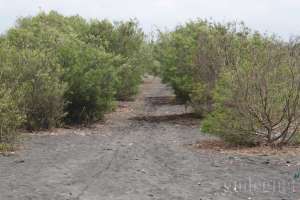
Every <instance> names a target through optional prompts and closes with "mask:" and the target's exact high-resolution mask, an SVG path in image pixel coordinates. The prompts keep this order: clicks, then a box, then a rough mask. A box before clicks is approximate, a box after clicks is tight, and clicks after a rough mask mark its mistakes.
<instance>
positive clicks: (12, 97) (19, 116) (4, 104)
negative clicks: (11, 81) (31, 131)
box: [0, 83, 24, 151]
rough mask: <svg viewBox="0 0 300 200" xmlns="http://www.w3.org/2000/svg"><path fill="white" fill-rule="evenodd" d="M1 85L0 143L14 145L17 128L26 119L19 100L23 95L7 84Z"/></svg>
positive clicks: (16, 137)
mask: <svg viewBox="0 0 300 200" xmlns="http://www.w3.org/2000/svg"><path fill="white" fill-rule="evenodd" d="M0 86H1V87H0V145H3V146H4V145H5V146H7V145H13V144H14V143H15V142H16V141H17V139H18V133H17V129H18V127H19V126H20V125H21V123H22V122H23V120H24V116H23V113H22V112H21V111H20V109H19V107H18V101H17V98H19V97H21V95H20V96H18V94H15V93H14V92H13V91H11V90H10V89H8V88H7V86H6V85H5V84H2V83H1V84H0ZM3 150H4V149H3ZM0 151H1V149H0Z"/></svg>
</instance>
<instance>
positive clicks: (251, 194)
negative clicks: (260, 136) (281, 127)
mask: <svg viewBox="0 0 300 200" xmlns="http://www.w3.org/2000/svg"><path fill="white" fill-rule="evenodd" d="M171 95H172V93H171V90H170V89H169V88H168V87H166V86H165V85H163V84H161V83H160V80H159V79H157V78H153V77H148V78H146V79H145V83H144V84H143V85H142V87H141V93H140V94H139V96H138V97H137V100H136V101H135V102H131V103H129V102H127V103H126V102H123V103H121V106H120V108H119V109H118V111H117V112H115V113H112V114H109V115H108V116H107V121H106V122H105V123H98V124H95V125H93V126H92V127H90V128H81V129H80V128H78V129H58V130H55V131H53V132H51V133H50V132H47V133H39V134H37V135H30V136H28V135H27V136H26V140H25V142H24V149H23V150H20V151H19V152H17V153H16V154H15V155H11V156H8V157H6V156H0V200H31V199H32V200H67V199H69V200H110V199H111V200H150V199H153V200H200V199H202V200H208V199H212V200H235V199H253V200H264V199H265V200H277V199H278V200H283V199H286V200H288V199H290V200H298V199H300V180H297V179H295V180H294V179H293V176H294V175H295V173H296V172H297V168H298V167H300V165H299V164H300V159H299V157H298V158H297V157H296V156H290V157H287V156H286V157H274V156H273V157H271V156H265V155H260V156H259V155H257V156H244V155H243V156H242V155H237V154H225V153H221V152H213V151H207V150H199V149H195V148H192V147H191V145H190V144H194V143H195V142H196V141H199V140H200V141H201V140H204V139H207V138H208V136H205V135H203V134H201V133H200V131H199V124H198V121H199V120H198V119H193V118H192V117H191V116H190V115H189V114H185V113H186V112H187V111H186V110H185V108H184V106H180V105H175V104H174V102H169V100H170V98H169V96H171ZM148 97H152V98H148ZM153 97H154V98H153ZM156 97H162V98H156ZM169 103H170V104H169ZM292 181H294V182H292ZM249 186H250V187H249Z"/></svg>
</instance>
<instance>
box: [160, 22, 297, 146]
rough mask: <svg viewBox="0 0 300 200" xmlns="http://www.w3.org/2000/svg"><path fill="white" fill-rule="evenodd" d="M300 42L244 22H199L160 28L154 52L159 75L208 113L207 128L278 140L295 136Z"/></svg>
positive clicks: (239, 138)
mask: <svg viewBox="0 0 300 200" xmlns="http://www.w3.org/2000/svg"><path fill="white" fill-rule="evenodd" d="M299 47H300V43H299V41H298V40H294V41H291V42H290V43H287V42H283V41H281V40H280V39H277V38H276V37H273V36H272V37H270V36H264V35H260V34H259V33H257V32H254V33H253V32H252V31H251V30H250V29H248V28H247V27H245V26H244V24H243V23H241V24H235V23H233V24H230V23H229V24H225V25H222V24H218V23H209V22H207V21H196V22H189V23H187V24H185V25H183V26H179V27H177V28H176V30H175V31H173V32H169V33H161V34H160V36H159V39H158V41H157V44H156V49H155V56H156V59H157V60H159V61H160V64H161V76H162V78H163V80H164V81H165V82H166V83H169V84H170V85H171V86H172V87H173V89H174V90H175V93H176V95H177V96H178V97H179V98H181V99H183V100H184V101H185V102H186V103H188V104H190V105H192V106H193V108H194V109H195V111H196V112H197V113H200V114H201V115H203V116H205V120H204V122H203V123H202V130H203V131H204V132H207V133H211V134H213V135H217V136H219V137H221V138H223V139H224V140H225V141H227V142H229V143H233V144H244V145H245V144H247V145H250V144H251V145H257V144H267V145H270V146H282V145H286V144H288V143H291V142H293V141H295V140H296V138H297V137H299V131H298V129H299V120H300V116H299V114H300V107H299V103H300V101H299V95H300V93H299V92H300V71H299V69H300V68H299V67H300V66H299V64H300V60H299V55H300V51H299Z"/></svg>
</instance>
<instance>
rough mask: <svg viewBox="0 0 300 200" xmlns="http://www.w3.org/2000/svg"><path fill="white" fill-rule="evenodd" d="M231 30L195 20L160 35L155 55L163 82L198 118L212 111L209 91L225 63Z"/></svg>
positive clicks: (223, 26) (228, 27)
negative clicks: (189, 106)
mask: <svg viewBox="0 0 300 200" xmlns="http://www.w3.org/2000/svg"><path fill="white" fill-rule="evenodd" d="M231 26H232V25H231V24H227V25H222V24H217V23H209V22H208V21H201V20H198V21H195V22H189V23H187V24H185V25H183V26H179V27H177V28H176V30H175V31H173V32H170V33H161V34H160V37H159V40H158V42H157V45H156V51H155V54H156V59H157V60H158V61H160V63H161V74H162V78H163V81H164V82H167V83H169V84H170V85H171V86H172V87H173V89H174V91H175V94H176V95H177V97H178V98H179V99H181V100H183V102H185V103H188V104H190V105H192V107H193V108H194V110H195V112H196V113H198V114H201V115H205V114H207V113H208V112H210V111H212V109H213V108H212V104H213V101H212V93H211V91H212V90H213V88H214V86H215V81H216V80H217V79H218V74H219V71H220V69H221V68H222V67H223V66H224V64H225V62H226V50H227V49H226V46H227V45H228V43H229V42H230V38H231V37H232V31H231V29H232V27H231Z"/></svg>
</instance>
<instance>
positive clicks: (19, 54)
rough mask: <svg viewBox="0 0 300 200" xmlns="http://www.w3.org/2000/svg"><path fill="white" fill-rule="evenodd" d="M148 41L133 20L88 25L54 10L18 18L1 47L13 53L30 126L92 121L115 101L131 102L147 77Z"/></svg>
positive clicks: (11, 63) (12, 64)
mask: <svg viewBox="0 0 300 200" xmlns="http://www.w3.org/2000/svg"><path fill="white" fill-rule="evenodd" d="M144 39H145V38H144V34H143V32H142V30H141V29H140V28H139V26H138V23H137V22H136V21H134V20H131V21H128V22H117V23H114V24H113V23H111V22H109V21H105V20H104V21H98V20H92V21H91V22H87V21H86V20H85V19H83V18H81V17H80V16H71V17H65V16H63V15H60V14H59V13H57V12H55V11H51V12H49V13H44V12H42V13H40V14H38V15H36V16H34V17H25V18H20V19H18V21H17V24H16V26H15V27H14V28H11V29H10V30H8V32H7V33H6V34H5V35H3V36H1V39H0V43H1V45H2V44H3V45H4V44H5V45H6V46H9V47H10V48H11V49H13V51H11V52H12V53H6V54H7V57H9V58H7V60H8V63H9V66H10V69H11V70H12V71H15V72H16V76H15V77H17V80H18V83H17V85H18V86H19V87H20V88H22V90H24V98H23V102H22V104H20V105H19V106H20V107H22V109H23V110H22V111H24V114H25V116H26V121H25V124H26V126H27V128H29V129H32V130H36V129H41V128H51V127H55V126H58V125H59V124H61V122H62V119H64V120H63V121H64V122H67V123H88V122H93V121H95V120H98V119H101V118H103V116H104V114H105V113H106V112H109V111H111V110H112V109H113V108H114V105H115V103H114V101H115V98H116V97H118V98H120V99H129V98H131V97H132V96H133V95H134V94H136V93H137V90H138V85H139V84H140V82H141V77H142V74H143V64H144V62H145V60H142V59H140V58H141V56H139V52H141V51H142V45H144V44H145V45H146V43H145V40H144ZM3 49H4V48H3ZM8 82H9V81H8ZM21 86H22V87H21ZM8 87H9V86H8Z"/></svg>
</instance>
